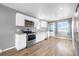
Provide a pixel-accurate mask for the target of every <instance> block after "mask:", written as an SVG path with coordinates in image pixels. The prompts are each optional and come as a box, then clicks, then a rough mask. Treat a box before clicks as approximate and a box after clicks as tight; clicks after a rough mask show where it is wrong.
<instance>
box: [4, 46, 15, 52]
mask: <svg viewBox="0 0 79 59" xmlns="http://www.w3.org/2000/svg"><path fill="white" fill-rule="evenodd" d="M13 48H15V46H13V47H10V48H6V49H4V50H2V52H4V51H7V50H10V49H13Z"/></svg>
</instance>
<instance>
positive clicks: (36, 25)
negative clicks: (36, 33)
mask: <svg viewBox="0 0 79 59" xmlns="http://www.w3.org/2000/svg"><path fill="white" fill-rule="evenodd" d="M35 27H36V29H40V21H39V20H36V21H35Z"/></svg>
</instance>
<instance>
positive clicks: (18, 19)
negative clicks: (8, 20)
mask: <svg viewBox="0 0 79 59" xmlns="http://www.w3.org/2000/svg"><path fill="white" fill-rule="evenodd" d="M24 19H25V15H23V14H20V13H16V26H24Z"/></svg>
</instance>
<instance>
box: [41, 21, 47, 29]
mask: <svg viewBox="0 0 79 59" xmlns="http://www.w3.org/2000/svg"><path fill="white" fill-rule="evenodd" d="M40 26H41V28H47V26H48V25H47V22H46V21H40Z"/></svg>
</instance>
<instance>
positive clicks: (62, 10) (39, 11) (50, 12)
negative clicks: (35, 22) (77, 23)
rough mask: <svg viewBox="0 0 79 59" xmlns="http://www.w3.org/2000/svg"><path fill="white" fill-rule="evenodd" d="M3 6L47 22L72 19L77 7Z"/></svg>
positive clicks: (24, 4) (69, 4) (50, 4)
mask: <svg viewBox="0 0 79 59" xmlns="http://www.w3.org/2000/svg"><path fill="white" fill-rule="evenodd" d="M2 5H5V6H8V7H10V8H13V9H16V10H18V11H21V12H23V13H25V14H27V15H31V16H33V17H36V18H38V19H41V20H46V21H54V20H60V19H66V18H70V17H72V16H73V15H74V12H75V9H76V6H77V4H76V3H3V4H2Z"/></svg>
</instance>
